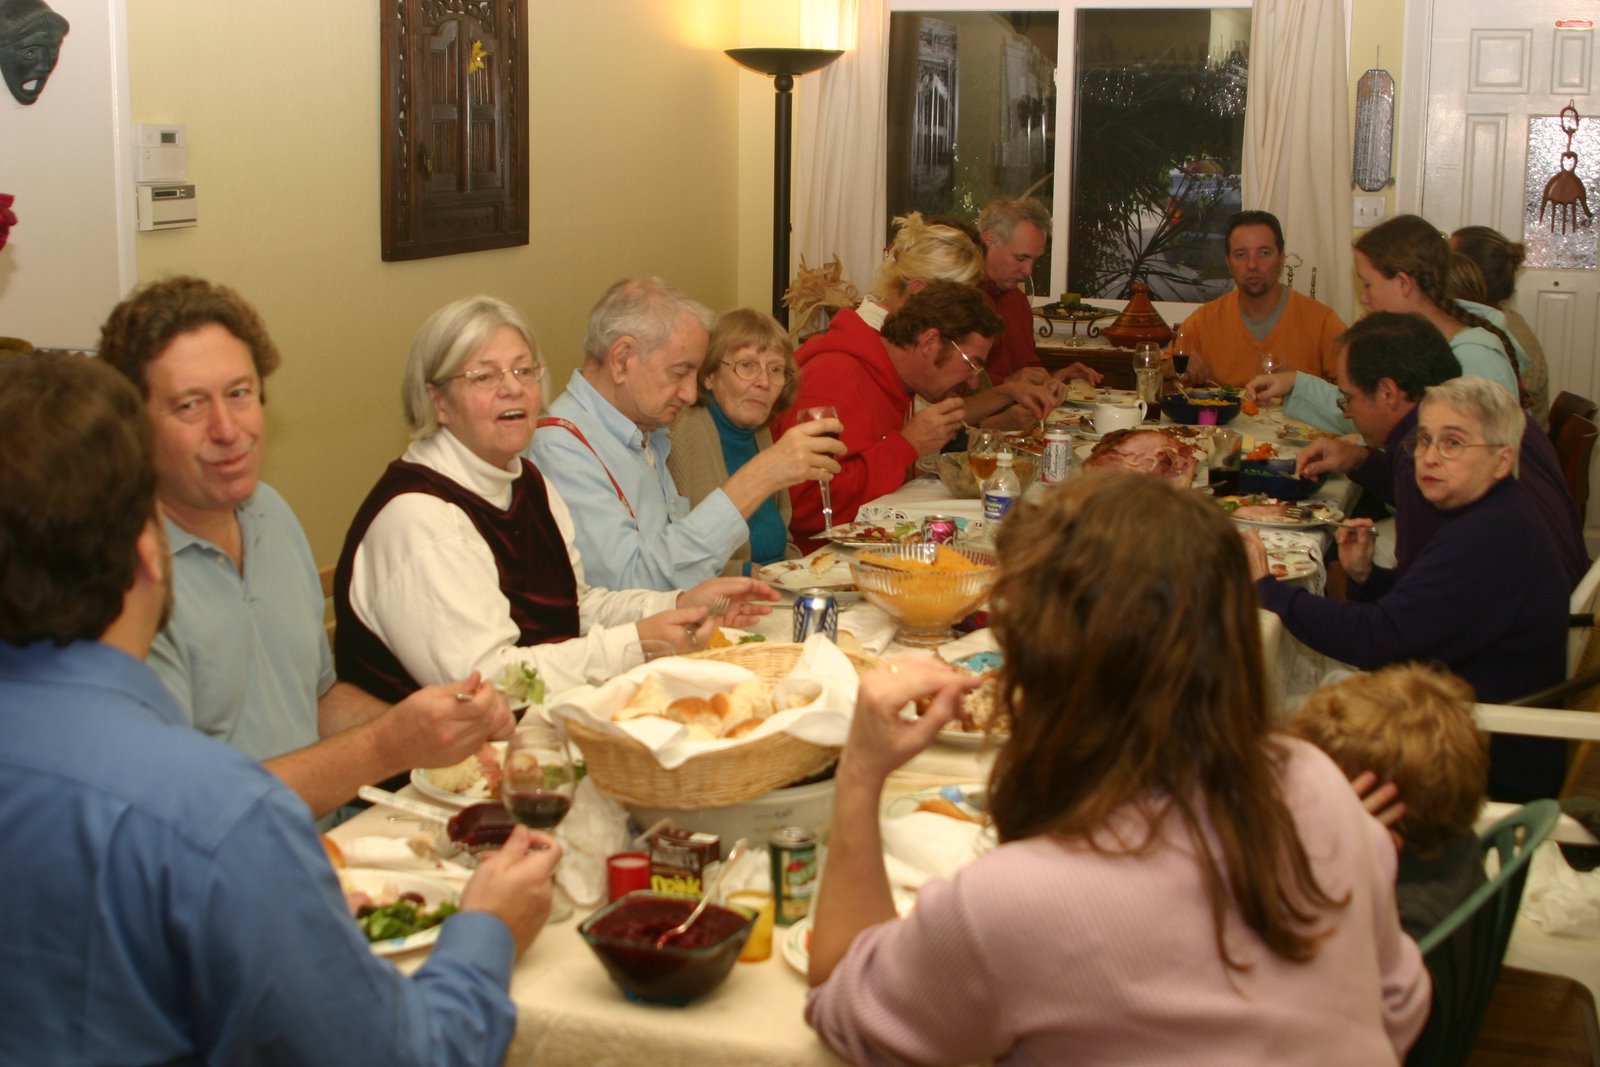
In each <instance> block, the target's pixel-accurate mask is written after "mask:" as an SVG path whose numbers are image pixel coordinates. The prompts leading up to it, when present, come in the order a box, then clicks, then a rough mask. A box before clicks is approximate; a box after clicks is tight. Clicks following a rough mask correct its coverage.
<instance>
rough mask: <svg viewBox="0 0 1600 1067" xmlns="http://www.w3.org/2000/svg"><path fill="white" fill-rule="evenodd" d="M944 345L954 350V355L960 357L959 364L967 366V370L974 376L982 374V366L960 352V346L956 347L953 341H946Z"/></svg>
mask: <svg viewBox="0 0 1600 1067" xmlns="http://www.w3.org/2000/svg"><path fill="white" fill-rule="evenodd" d="M945 343H946V344H948V345H949V346H950V347H951V348H953V349H955V350H956V355H958V356H960V357H961V362H963V363H965V364H966V365H967V369H968V370H970V371H971V372H972V373H973V375H974V376H977V375H979V374H982V373H983V364H982V363H979V362H978V361H977V360H975V359H973V358H972V357H971V356H969V355H967V354H966V353H965V352H963V351H961V346H960V345H958V344H956V343H955V342H954V341H950V340H948V339H947V340H946V342H945Z"/></svg>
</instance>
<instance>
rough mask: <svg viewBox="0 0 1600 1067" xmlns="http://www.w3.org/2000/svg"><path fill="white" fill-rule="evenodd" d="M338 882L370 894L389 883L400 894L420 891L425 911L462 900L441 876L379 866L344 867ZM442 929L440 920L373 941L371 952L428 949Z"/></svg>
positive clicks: (389, 952)
mask: <svg viewBox="0 0 1600 1067" xmlns="http://www.w3.org/2000/svg"><path fill="white" fill-rule="evenodd" d="M339 884H340V885H342V886H343V887H344V888H345V889H347V890H359V891H360V892H363V893H365V894H367V895H368V896H370V897H376V896H377V895H378V894H379V893H382V892H383V889H384V886H387V885H392V886H394V887H395V889H396V890H398V891H399V892H401V893H419V894H421V896H422V900H423V907H424V908H425V909H427V910H432V909H434V908H437V907H438V906H439V905H440V904H442V903H443V902H445V901H447V900H448V901H450V902H451V903H456V902H458V901H459V900H460V899H461V894H460V892H459V891H457V889H456V887H455V886H453V885H451V884H450V883H449V882H446V881H444V880H443V879H439V878H430V877H429V876H428V875H425V874H412V873H411V872H410V871H390V870H385V869H383V868H381V867H347V868H345V869H344V870H342V871H340V872H339ZM449 921H450V920H448V919H446V920H445V922H449ZM443 929H444V923H440V924H439V925H438V926H433V927H430V928H428V929H426V930H424V931H422V932H421V933H419V934H412V935H411V936H410V937H394V938H390V939H389V940H388V941H374V942H372V945H371V948H372V954H373V955H374V956H398V955H400V954H401V953H402V952H415V951H416V950H417V949H419V948H427V947H428V946H429V945H431V944H433V943H434V942H435V941H437V940H439V931H441V930H443Z"/></svg>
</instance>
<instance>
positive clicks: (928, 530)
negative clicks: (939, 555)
mask: <svg viewBox="0 0 1600 1067" xmlns="http://www.w3.org/2000/svg"><path fill="white" fill-rule="evenodd" d="M959 529H960V527H958V526H957V525H956V520H955V519H953V518H951V517H950V516H949V515H929V516H928V517H927V518H925V519H923V520H922V540H923V541H924V542H925V543H927V544H930V545H950V544H954V543H955V540H956V533H957V531H958V530H959Z"/></svg>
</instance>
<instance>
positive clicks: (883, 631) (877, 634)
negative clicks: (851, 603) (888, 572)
mask: <svg viewBox="0 0 1600 1067" xmlns="http://www.w3.org/2000/svg"><path fill="white" fill-rule="evenodd" d="M839 629H841V630H843V631H845V632H846V633H848V634H851V635H853V636H854V637H855V639H856V640H857V641H860V642H861V649H862V651H864V652H868V653H871V654H872V655H874V656H881V655H883V651H884V649H886V648H888V647H889V645H890V644H891V643H892V642H893V641H894V635H895V634H897V633H899V632H900V624H899V623H898V622H896V621H895V620H894V619H893V618H891V617H890V615H889V613H888V612H886V611H883V610H881V609H879V608H876V607H873V606H872V605H871V604H862V605H861V606H860V607H852V608H846V609H844V610H843V611H841V612H839Z"/></svg>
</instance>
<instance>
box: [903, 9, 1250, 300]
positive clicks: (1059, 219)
mask: <svg viewBox="0 0 1600 1067" xmlns="http://www.w3.org/2000/svg"><path fill="white" fill-rule="evenodd" d="M1251 6H1252V5H1251V0H889V11H890V13H891V14H897V15H898V14H901V13H923V14H936V13H938V12H941V11H994V12H1002V11H1053V12H1055V13H1056V14H1057V15H1058V16H1059V20H1058V22H1057V27H1056V34H1057V36H1056V57H1057V58H1056V131H1055V133H1056V176H1055V181H1054V182H1053V183H1051V202H1052V203H1053V204H1054V205H1055V210H1054V211H1052V212H1051V216H1050V222H1051V233H1050V248H1051V253H1052V254H1051V257H1050V290H1049V291H1050V292H1051V293H1062V292H1065V291H1066V289H1067V257H1066V255H1065V254H1062V255H1056V254H1054V253H1055V250H1056V249H1058V248H1061V249H1064V248H1066V247H1067V234H1069V233H1071V232H1072V173H1073V163H1074V160H1073V155H1072V153H1073V148H1074V138H1073V136H1072V134H1073V125H1072V124H1073V123H1075V122H1076V121H1077V112H1078V107H1077V104H1078V102H1077V96H1076V89H1075V88H1074V87H1075V86H1076V85H1077V84H1078V12H1079V11H1080V10H1087V11H1094V10H1105V9H1116V10H1123V11H1128V10H1139V9H1200V10H1207V11H1209V10H1211V9H1212V8H1244V9H1249V8H1250V7H1251ZM1063 105H1066V106H1063Z"/></svg>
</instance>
